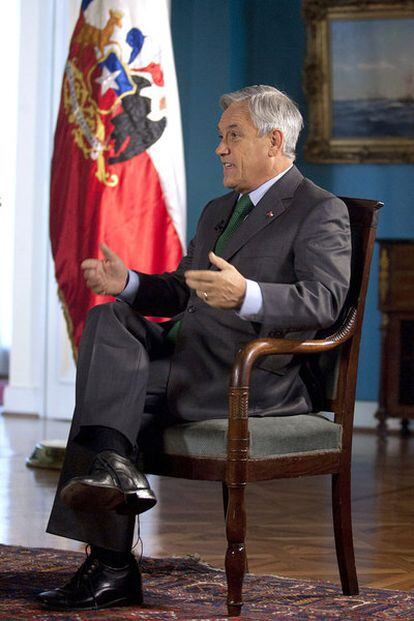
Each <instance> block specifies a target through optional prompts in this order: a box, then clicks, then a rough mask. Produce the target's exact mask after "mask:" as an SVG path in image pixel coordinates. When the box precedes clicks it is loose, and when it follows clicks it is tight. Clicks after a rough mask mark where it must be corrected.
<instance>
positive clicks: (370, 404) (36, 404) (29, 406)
mask: <svg viewBox="0 0 414 621" xmlns="http://www.w3.org/2000/svg"><path fill="white" fill-rule="evenodd" d="M377 409H378V403H377V402H376V401H357V402H356V403H355V415H354V427H355V429H375V428H376V426H377V424H378V420H377V419H376V418H375V412H376V411H377ZM3 410H4V414H13V415H16V416H27V415H28V414H31V415H33V414H36V415H42V412H43V394H42V391H41V390H39V389H36V388H16V387H15V386H6V388H5V392H4V406H3ZM68 420H70V418H68ZM387 428H388V429H390V430H393V429H395V430H400V428H401V421H400V420H399V419H388V420H387Z"/></svg>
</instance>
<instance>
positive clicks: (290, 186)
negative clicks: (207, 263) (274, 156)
mask: <svg viewBox="0 0 414 621" xmlns="http://www.w3.org/2000/svg"><path fill="white" fill-rule="evenodd" d="M302 179H303V175H302V174H301V173H300V172H299V170H298V169H297V168H296V166H293V168H291V169H290V170H289V171H288V172H287V173H286V174H285V175H284V176H283V177H282V179H280V181H277V182H276V183H275V184H274V185H272V187H271V188H270V189H269V190H268V191H267V192H266V194H265V195H264V196H263V198H262V199H261V200H260V201H259V202H258V203H257V205H256V206H255V207H254V209H253V210H252V211H251V213H250V215H249V216H248V218H246V220H245V221H244V222H242V223H241V224H240V226H239V227H238V229H237V230H236V231H235V232H234V234H233V235H232V237H231V238H230V239H229V241H228V244H227V245H226V246H225V248H223V253H222V256H223V259H225V260H226V261H228V260H229V259H230V258H231V257H232V256H233V255H234V254H235V253H236V252H237V251H238V250H239V249H240V248H242V247H243V246H244V245H245V244H246V242H247V241H248V240H249V239H250V238H251V237H253V235H256V233H258V232H259V231H260V230H261V229H263V228H264V227H266V226H269V224H271V223H272V222H274V221H275V220H276V219H277V218H278V217H279V216H280V215H281V214H282V213H283V212H284V211H285V210H286V209H287V208H288V207H289V205H290V203H291V201H292V197H293V195H294V193H295V191H296V188H297V187H298V185H299V184H300V182H301V181H302Z"/></svg>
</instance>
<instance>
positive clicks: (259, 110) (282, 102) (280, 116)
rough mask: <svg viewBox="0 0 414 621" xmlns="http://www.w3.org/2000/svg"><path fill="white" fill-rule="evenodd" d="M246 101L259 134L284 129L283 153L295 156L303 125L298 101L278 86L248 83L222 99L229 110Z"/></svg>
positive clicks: (224, 108)
mask: <svg viewBox="0 0 414 621" xmlns="http://www.w3.org/2000/svg"><path fill="white" fill-rule="evenodd" d="M241 101H246V102H247V104H248V107H249V111H250V116H251V119H252V122H253V124H254V126H255V127H256V128H257V130H258V134H259V136H264V135H265V134H268V133H269V132H271V131H272V130H273V129H280V131H281V132H282V134H283V137H284V145H283V154H284V155H285V156H286V157H289V158H292V159H295V147H296V142H297V140H298V136H299V133H300V130H301V129H302V127H303V119H302V115H301V113H300V112H299V109H298V107H297V105H296V104H295V102H294V101H292V100H291V99H290V98H289V97H288V96H287V95H286V94H285V93H283V92H282V91H279V90H278V89H277V88H275V87H274V86H264V85H258V86H246V87H245V88H242V89H240V90H239V91H234V93H227V94H226V95H223V96H222V97H221V98H220V106H221V107H222V109H223V110H226V108H228V107H229V106H231V104H232V103H235V102H241Z"/></svg>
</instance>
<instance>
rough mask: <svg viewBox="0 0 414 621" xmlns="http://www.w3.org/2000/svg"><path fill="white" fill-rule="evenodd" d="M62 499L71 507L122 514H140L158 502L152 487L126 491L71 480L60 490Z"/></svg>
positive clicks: (80, 509)
mask: <svg viewBox="0 0 414 621" xmlns="http://www.w3.org/2000/svg"><path fill="white" fill-rule="evenodd" d="M60 499H61V500H62V502H63V503H64V504H65V505H66V506H67V507H70V508H71V509H77V510H79V511H96V510H98V511H114V510H115V511H116V512H117V513H119V514H121V515H138V514H140V513H144V512H145V511H148V510H149V509H151V508H152V507H153V506H154V505H155V504H156V503H157V499H156V498H155V495H154V492H153V491H152V490H150V489H148V490H140V491H139V492H130V493H124V492H122V491H121V490H120V489H118V488H116V487H106V486H102V485H93V484H90V483H84V482H82V481H70V482H69V483H68V484H67V485H65V486H64V487H63V488H62V490H61V492H60Z"/></svg>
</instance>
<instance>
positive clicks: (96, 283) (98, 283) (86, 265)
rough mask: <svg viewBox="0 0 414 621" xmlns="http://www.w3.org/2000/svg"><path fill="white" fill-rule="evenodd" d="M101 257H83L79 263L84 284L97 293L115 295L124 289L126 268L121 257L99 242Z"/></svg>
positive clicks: (126, 276)
mask: <svg viewBox="0 0 414 621" xmlns="http://www.w3.org/2000/svg"><path fill="white" fill-rule="evenodd" d="M99 247H100V249H101V250H102V254H103V256H104V258H103V259H85V260H84V261H82V263H81V269H82V270H83V277H84V278H85V281H86V285H87V286H88V287H89V289H92V291H93V292H94V293H97V294H98V295H114V296H117V295H118V294H119V293H121V291H123V290H124V288H125V285H126V282H127V278H128V269H127V267H126V265H125V263H124V262H123V261H122V259H121V258H120V257H119V256H118V255H117V254H116V253H115V252H113V250H111V249H110V248H109V247H108V246H107V245H106V244H100V245H99Z"/></svg>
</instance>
